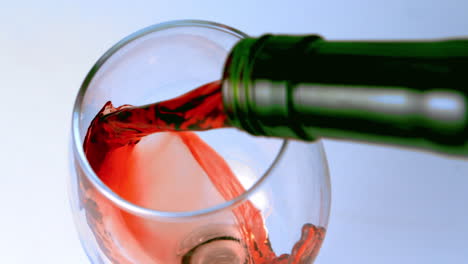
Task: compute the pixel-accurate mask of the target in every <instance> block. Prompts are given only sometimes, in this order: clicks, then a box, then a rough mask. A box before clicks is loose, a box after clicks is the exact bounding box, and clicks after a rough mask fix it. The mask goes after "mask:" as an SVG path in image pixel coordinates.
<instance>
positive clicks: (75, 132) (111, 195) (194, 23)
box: [72, 20, 323, 221]
mask: <svg viewBox="0 0 468 264" xmlns="http://www.w3.org/2000/svg"><path fill="white" fill-rule="evenodd" d="M174 27H202V28H210V29H215V30H219V31H223V32H226V33H228V34H231V35H234V36H237V37H239V39H242V38H246V37H248V35H247V34H245V33H243V32H242V31H240V30H237V29H235V28H232V27H229V26H226V25H223V24H220V23H215V22H211V21H204V20H173V21H168V22H163V23H159V24H154V25H151V26H148V27H146V28H143V29H141V30H138V31H136V32H134V33H132V34H130V35H129V36H127V37H125V38H123V39H122V40H120V41H119V42H117V43H116V44H115V45H113V46H112V47H111V48H110V49H109V50H107V51H106V52H105V53H104V54H103V55H102V56H101V57H100V58H99V59H98V60H97V62H96V63H95V64H94V65H93V67H92V68H91V70H90V71H89V72H88V74H87V75H86V77H85V79H84V81H83V83H82V85H81V87H80V90H79V91H78V94H77V96H76V99H75V103H74V106H73V115H72V148H73V153H74V155H75V156H76V157H77V159H78V161H79V166H80V167H81V169H82V170H83V172H84V174H85V177H86V178H87V179H88V180H89V181H90V182H91V184H92V185H93V186H94V188H96V189H97V190H98V192H99V193H101V194H102V195H103V196H104V197H106V198H107V199H109V200H110V201H111V202H112V203H113V204H115V205H117V206H118V207H119V208H121V209H123V210H125V211H127V212H129V213H131V214H134V215H137V216H140V217H144V218H153V219H163V220H165V221H178V220H180V221H183V220H187V219H191V218H197V217H203V216H206V215H211V214H214V213H217V212H220V211H223V210H226V209H229V208H233V207H235V206H237V205H239V204H240V203H241V202H243V201H245V200H247V199H248V198H249V197H251V196H252V195H253V194H255V192H256V191H257V190H258V189H259V188H260V186H261V185H262V183H263V182H264V181H265V180H266V179H267V178H268V176H269V175H270V174H271V172H272V171H273V170H274V169H275V167H276V166H277V164H278V163H279V161H280V160H281V158H282V157H283V154H284V152H285V150H286V148H287V145H288V140H287V139H283V142H282V144H281V147H280V149H279V151H278V153H277V154H276V157H275V158H274V159H273V161H272V163H271V164H270V166H269V167H268V169H267V170H266V171H265V172H264V173H263V174H262V175H261V177H259V178H258V179H256V180H255V183H254V184H253V185H252V186H250V187H249V188H248V189H246V190H245V191H244V192H243V193H242V194H241V195H239V196H237V197H235V198H233V199H231V200H228V201H225V202H223V203H219V204H216V205H214V206H210V207H206V208H202V209H198V210H192V211H180V212H172V211H160V210H154V209H149V208H146V207H142V206H139V205H137V204H134V203H132V202H130V201H127V200H126V199H124V198H122V197H121V196H120V195H118V194H117V193H116V192H114V191H113V190H112V189H110V188H109V187H108V186H107V185H106V184H105V183H104V182H103V181H102V180H101V179H100V178H99V177H98V176H97V175H96V173H95V172H94V170H93V169H92V168H91V165H90V164H89V162H88V159H87V158H86V155H85V153H84V150H83V147H82V146H83V141H82V140H81V135H80V131H79V125H80V113H81V109H82V103H83V98H84V94H85V93H86V91H87V88H88V86H89V84H90V83H91V81H92V79H93V77H94V76H95V75H96V73H97V72H98V71H99V69H100V68H101V66H103V65H104V63H105V62H106V61H107V60H108V59H109V58H110V57H111V56H112V55H113V54H114V53H116V52H117V51H119V50H120V49H121V48H123V47H124V46H126V45H127V44H129V43H130V42H132V41H134V40H136V39H138V38H141V37H143V36H146V35H148V34H151V33H153V32H156V31H161V30H165V29H169V28H174ZM316 143H318V142H316ZM321 152H322V153H323V151H321Z"/></svg>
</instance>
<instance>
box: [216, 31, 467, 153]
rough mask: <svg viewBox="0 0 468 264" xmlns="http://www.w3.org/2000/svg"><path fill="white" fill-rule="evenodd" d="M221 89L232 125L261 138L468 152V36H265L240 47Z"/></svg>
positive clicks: (235, 53) (230, 58) (226, 70)
mask: <svg viewBox="0 0 468 264" xmlns="http://www.w3.org/2000/svg"><path fill="white" fill-rule="evenodd" d="M222 89H223V103H224V107H225V111H226V112H227V114H228V116H229V119H230V121H231V124H232V125H233V126H235V127H238V128H240V129H243V130H246V131H247V132H249V133H251V134H254V135H263V136H273V137H284V138H295V139H300V140H315V139H317V138H321V137H327V138H338V139H346V140H359V141H367V142H375V143H381V144H392V145H401V146H407V147H416V148H423V149H427V150H431V151H438V152H442V153H445V154H455V155H468V142H467V141H468V134H467V130H468V129H467V127H468V114H467V108H468V106H467V101H468V40H447V41H431V42H430V41H424V42H423V41H418V42H343V41H326V40H323V39H322V38H321V37H319V36H272V35H265V36H263V37H260V38H251V39H245V40H242V41H241V42H239V43H238V44H237V45H236V46H235V47H234V49H233V50H232V52H231V54H230V56H229V58H228V60H227V62H226V67H225V73H224V77H223V88H222Z"/></svg>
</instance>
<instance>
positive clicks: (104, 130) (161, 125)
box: [84, 81, 325, 264]
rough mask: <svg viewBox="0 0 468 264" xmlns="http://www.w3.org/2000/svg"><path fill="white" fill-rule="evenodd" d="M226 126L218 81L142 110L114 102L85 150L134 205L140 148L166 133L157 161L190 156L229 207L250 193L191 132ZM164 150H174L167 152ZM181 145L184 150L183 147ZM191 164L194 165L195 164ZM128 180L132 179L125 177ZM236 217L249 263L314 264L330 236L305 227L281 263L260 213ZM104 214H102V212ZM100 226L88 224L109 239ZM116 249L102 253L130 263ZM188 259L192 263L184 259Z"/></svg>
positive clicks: (245, 208)
mask: <svg viewBox="0 0 468 264" xmlns="http://www.w3.org/2000/svg"><path fill="white" fill-rule="evenodd" d="M225 126H229V124H228V119H227V116H226V115H225V114H224V112H223V103H222V97H221V85H220V82H219V81H216V82H212V83H209V84H206V85H204V86H201V87H199V88H197V89H195V90H192V91H190V92H189V93H186V94H184V95H182V96H179V97H177V98H175V99H171V100H168V101H163V102H159V103H155V104H150V105H146V106H142V107H134V106H130V105H124V106H120V107H118V108H114V107H113V105H112V104H111V102H108V103H106V104H105V106H104V107H103V108H102V110H101V111H100V112H99V113H98V115H97V116H96V117H95V118H94V120H93V121H92V122H91V125H90V127H89V129H88V133H87V135H86V138H85V141H84V150H85V153H86V156H87V158H88V160H89V162H90V164H91V166H92V168H93V170H94V171H95V172H96V173H97V175H98V176H99V177H100V178H101V179H102V181H103V182H104V183H106V185H108V186H109V187H110V188H111V189H112V190H113V191H114V192H116V193H118V194H119V195H121V196H122V197H124V198H126V199H128V200H130V201H131V202H134V201H132V199H133V200H135V199H134V197H136V196H138V195H139V194H138V192H139V190H135V189H132V188H134V187H132V186H134V185H132V184H131V182H132V181H129V184H125V181H126V180H125V179H124V178H128V177H133V176H132V175H133V174H132V173H129V171H130V170H131V169H130V168H131V167H132V166H133V167H134V166H135V165H134V164H135V163H136V161H135V160H137V159H140V158H141V155H140V156H139V155H138V154H137V152H138V151H137V150H136V148H137V147H139V145H140V144H139V142H140V141H144V140H145V139H146V138H147V136H151V135H153V134H154V133H156V132H166V133H165V134H166V135H167V136H166V137H165V138H160V139H159V141H158V142H159V143H157V144H153V145H154V146H155V147H156V148H159V149H158V150H160V153H159V154H158V153H157V152H155V153H153V155H160V156H161V158H163V157H162V155H163V154H161V153H166V152H161V151H163V150H164V149H168V150H173V149H176V148H178V149H185V150H188V151H186V152H187V153H189V155H191V158H192V159H193V160H194V161H195V162H196V163H197V165H198V167H199V168H201V170H203V171H204V173H205V174H206V176H207V177H208V178H209V181H210V182H211V183H212V185H213V186H214V187H215V189H216V190H217V192H218V193H219V194H220V195H221V196H222V199H224V200H225V201H228V200H231V199H233V198H235V197H237V196H239V195H241V194H242V193H244V192H245V189H244V187H243V186H242V184H241V183H240V181H239V180H238V179H237V177H236V176H235V175H234V173H233V172H232V171H231V169H230V168H229V166H228V164H227V163H226V161H225V160H224V159H223V158H222V157H221V156H220V155H219V154H217V153H216V152H215V151H214V150H213V149H212V148H211V147H210V146H209V145H208V144H206V143H205V142H204V141H203V140H201V139H200V138H199V137H198V136H197V135H196V134H195V133H193V132H190V130H207V129H213V128H220V127H225ZM177 131H178V132H177ZM180 131H186V132H180ZM167 132H169V133H167ZM159 134H162V133H159ZM167 142H169V143H167ZM170 142H173V144H172V143H170ZM177 142H179V143H177ZM176 143H177V144H179V146H177V144H176ZM158 144H159V145H158ZM161 144H166V145H167V144H169V145H170V144H172V145H170V146H171V147H164V145H161ZM181 144H182V145H183V146H182V147H180V145H181ZM181 151H183V150H180V151H179V152H178V153H183V152H181ZM167 153H172V152H167ZM178 158H179V157H178ZM186 160H187V162H190V161H189V158H187V159H186ZM180 162H182V163H183V162H184V160H181V161H180ZM184 165H185V164H184ZM116 168H119V169H118V170H117V169H116ZM174 173H175V172H174ZM123 174H125V175H126V176H122V175H123ZM129 175H130V176H129ZM135 177H136V176H135ZM127 181H128V180H127ZM94 207H97V208H96V210H98V211H99V209H101V211H103V210H104V209H103V208H99V207H100V204H96V205H94ZM232 213H233V215H234V217H235V219H236V225H237V228H238V229H239V233H240V239H239V240H240V241H242V243H243V244H244V245H245V247H246V249H247V251H248V253H249V259H248V263H255V264H271V263H273V264H286V263H297V264H299V263H310V262H312V261H313V260H314V259H315V257H316V255H317V253H318V250H319V249H320V246H321V243H322V240H323V238H324V234H325V230H324V229H323V228H320V227H315V226H313V225H311V224H305V225H304V227H303V229H302V236H301V239H300V240H299V242H297V243H296V245H295V246H294V248H293V249H292V253H291V255H289V254H283V255H281V256H279V257H278V256H276V254H275V253H274V252H273V250H272V248H271V246H270V241H269V238H268V233H267V230H266V226H265V223H264V219H263V217H262V215H261V212H260V210H259V209H257V208H256V207H255V206H254V205H253V204H252V203H251V202H250V201H247V202H244V203H242V204H241V205H239V206H237V207H235V208H234V209H233V210H232ZM98 214H102V212H99V213H98ZM122 217H123V218H124V219H125V221H126V223H127V224H129V225H132V224H133V225H138V223H134V220H132V219H131V217H129V216H126V215H124V216H122ZM100 221H102V218H99V219H97V220H96V217H94V218H93V217H88V222H90V224H91V225H92V226H94V227H95V228H94V229H95V230H94V232H95V235H96V236H99V237H101V238H103V237H104V238H107V235H106V230H105V228H104V227H103V226H102V222H100ZM132 221H133V223H132ZM140 229H141V228H140ZM122 232H123V231H122ZM96 233H97V234H96ZM133 235H136V236H138V237H137V240H145V239H146V240H148V241H149V240H151V239H153V240H154V237H153V238H152V237H149V234H147V233H145V232H136V233H135V232H134V234H133ZM145 237H147V238H145ZM103 240H104V241H108V240H110V239H108V238H107V239H103ZM111 244H112V242H111V241H108V244H105V245H100V247H101V249H102V250H103V251H104V252H105V253H106V255H107V256H108V257H109V258H111V259H114V260H116V261H117V262H118V263H126V262H125V261H124V259H125V258H124V256H119V253H118V251H119V249H118V247H116V246H113V245H111ZM115 251H117V252H115ZM153 258H156V256H152V255H151V253H148V254H146V255H145V256H141V257H140V258H139V259H140V260H141V261H149V262H151V260H152V259H153ZM184 259H185V260H187V259H188V258H187V257H184ZM153 260H154V259H153ZM184 263H185V262H184Z"/></svg>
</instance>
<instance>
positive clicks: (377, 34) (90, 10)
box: [0, 0, 468, 264]
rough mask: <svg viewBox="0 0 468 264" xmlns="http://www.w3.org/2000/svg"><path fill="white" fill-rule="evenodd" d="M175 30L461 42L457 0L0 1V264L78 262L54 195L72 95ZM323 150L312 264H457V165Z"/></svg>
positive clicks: (460, 239) (463, 253)
mask: <svg viewBox="0 0 468 264" xmlns="http://www.w3.org/2000/svg"><path fill="white" fill-rule="evenodd" d="M187 18H194V19H204V20H212V21H217V22H220V23H224V24H227V25H230V26H233V27H236V28H239V29H240V30H242V31H244V32H246V33H248V34H251V35H259V34H262V33H266V32H276V33H320V34H322V35H323V36H325V37H327V38H330V39H358V38H359V39H386V38H393V39H399V38H441V37H452V36H466V37H468V1H466V0H396V1H388V0H341V1H340V0H321V1H319V0H304V1H299V0H295V1H294V0H290V1H284V0H283V1H273V0H257V1H255V0H237V1H227V0H226V1H219V0H217V1H214V0H213V1H202V0H199V1H181V0H171V1H169V0H166V1H162V0H152V1H117V0H113V1H108V0H101V1H89V0H82V1H71V0H69V1H65V0H64V1H49V0H44V1H3V2H2V5H1V7H0V89H1V96H0V98H1V102H0V113H2V118H1V129H0V138H1V139H2V144H1V147H0V163H1V168H2V176H1V184H0V208H1V213H0V263H21V264H22V263H47V264H54V263H59V264H62V263H67V264H74V263H76V264H82V263H86V261H87V260H86V258H85V255H84V253H83V251H82V250H81V248H80V245H79V243H78V240H77V236H76V233H75V230H74V227H73V224H72V220H71V216H70V212H69V210H68V201H67V193H66V188H65V184H66V177H67V173H68V172H67V170H68V165H67V143H68V132H69V124H70V115H71V108H72V104H73V100H74V96H75V94H76V92H77V89H78V87H79V86H80V83H81V81H82V80H83V78H84V76H85V74H86V73H87V71H88V70H89V68H90V67H91V66H92V65H93V64H94V62H95V61H96V60H97V59H98V57H99V56H100V55H101V54H102V53H103V52H105V51H106V50H107V49H108V48H109V47H110V46H111V45H113V44H114V43H115V42H116V41H118V40H120V39H121V38H122V37H124V36H126V35H128V34H130V33H132V32H134V31H136V30H138V29H140V28H143V27H146V26H148V25H151V24H155V23H159V22H163V21H167V20H173V19H187ZM467 76H468V70H467ZM325 146H326V152H327V153H328V155H329V162H330V169H331V173H332V184H333V202H332V214H331V219H330V225H329V232H328V235H327V238H326V241H325V243H324V246H323V250H322V251H321V253H320V255H319V257H318V259H317V261H316V262H317V263H319V264H341V263H361V264H364V263H366V264H367V263H369V264H375V263H382V264H387V263H388V264H394V263H413V264H414V263H425V264H428V263H434V264H436V263H468V209H467V204H468V162H465V161H461V160H451V159H448V158H444V157H439V156H433V155H429V154H425V153H414V152H410V151H406V150H398V149H393V148H385V147H377V146H366V145H362V144H354V143H342V142H337V141H326V142H325Z"/></svg>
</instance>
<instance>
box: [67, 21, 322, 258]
mask: <svg viewBox="0 0 468 264" xmlns="http://www.w3.org/2000/svg"><path fill="white" fill-rule="evenodd" d="M245 37H247V35H246V34H244V33H242V32H240V31H238V30H236V29H233V28H230V27H228V26H225V25H221V24H217V23H212V22H206V21H194V20H181V21H172V22H167V23H162V24H158V25H153V26H150V27H148V28H145V29H142V30H140V31H138V32H136V33H134V34H132V35H130V36H128V37H126V38H124V39H123V40H121V41H120V42H118V43H117V44H116V45H115V46H113V47H112V48H111V49H110V50H109V51H107V52H106V53H105V54H104V55H103V56H102V57H101V58H100V59H99V60H98V61H97V63H96V64H95V65H94V67H93V68H92V69H91V71H90V72H89V74H88V75H87V76H86V78H85V80H84V82H83V85H82V87H81V89H80V91H79V93H78V96H77V98H76V102H75V106H74V110H73V118H72V119H73V120H72V140H71V141H72V142H71V155H72V162H71V171H72V174H71V178H70V184H69V194H70V200H71V207H72V211H73V215H74V220H75V224H76V226H77V229H78V233H79V237H80V240H81V243H82V246H83V248H84V250H85V252H86V253H87V255H88V257H89V259H90V261H91V262H92V263H114V264H115V263H165V264H166V263H239V264H243V263H312V262H313V261H314V259H315V256H316V254H317V252H318V250H319V248H320V246H321V243H322V241H323V239H324V235H325V230H326V227H327V223H328V217H329V210H330V181H329V173H328V167H327V161H326V157H325V154H324V151H323V147H322V144H321V142H320V141H317V142H314V143H310V142H307V143H306V142H299V141H287V140H281V139H272V138H265V137H255V136H251V135H249V134H247V133H245V132H242V131H239V130H237V129H234V128H223V129H216V130H212V131H205V132H196V134H197V135H198V136H199V137H200V139H201V140H203V141H204V142H206V143H207V144H208V145H209V146H210V147H211V148H212V149H213V150H214V151H216V153H218V154H219V156H220V157H221V158H222V159H223V160H224V161H225V162H226V164H227V165H228V167H229V169H230V170H231V171H232V172H233V173H234V177H233V178H232V179H230V180H229V181H231V183H232V182H237V183H240V184H241V187H242V190H243V191H242V192H240V193H238V194H236V195H235V197H233V198H232V199H224V198H223V196H222V195H220V193H219V188H218V187H219V186H220V185H224V184H228V183H227V182H226V181H224V182H223V181H221V182H220V183H217V184H218V185H217V186H214V185H215V184H214V183H212V182H210V180H209V179H203V178H196V179H195V178H191V177H192V176H191V175H192V174H193V173H192V172H193V170H196V168H195V167H193V168H194V169H191V167H190V166H192V165H193V164H192V165H188V163H190V159H189V158H187V157H188V156H187V155H186V153H185V154H184V153H182V154H180V153H179V152H178V153H179V154H174V155H169V154H167V155H166V154H164V155H162V154H161V153H160V152H158V151H159V149H158V148H154V149H152V150H150V151H149V152H148V153H147V154H146V156H145V155H143V156H141V157H140V158H141V159H140V158H138V159H137V160H136V161H127V160H124V161H122V164H124V163H127V162H128V163H131V162H133V163H132V164H133V165H132V166H136V165H135V164H139V165H138V166H140V167H143V170H141V171H142V172H141V173H140V174H141V175H140V176H141V177H139V180H138V181H139V183H138V184H137V183H135V182H133V181H132V179H129V180H127V181H125V180H122V183H121V184H122V186H124V187H128V186H127V185H126V184H134V185H135V184H136V185H135V186H137V188H136V189H135V190H136V193H137V194H138V195H139V196H138V197H140V198H141V197H143V198H141V199H136V200H129V199H126V198H125V197H124V196H123V195H121V193H119V191H118V189H115V188H111V187H110V186H108V185H106V183H105V182H104V181H103V180H102V179H101V178H100V177H99V176H98V175H97V174H96V173H95V172H94V171H93V169H92V168H91V166H90V164H89V163H88V161H87V159H86V156H85V154H84V151H83V140H84V137H85V135H86V131H87V128H88V126H89V125H90V122H91V120H92V119H93V118H94V117H95V115H96V114H97V113H98V112H99V110H100V109H101V108H102V106H103V105H104V104H105V103H106V102H107V101H112V103H113V104H114V106H119V105H123V104H132V105H144V104H149V103H153V102H157V101H161V100H165V99H169V98H172V97H175V96H178V95H181V94H183V93H185V92H187V91H189V90H191V89H193V88H195V87H198V86H200V85H202V84H205V83H208V82H211V81H213V80H217V79H220V78H221V76H222V70H223V66H224V61H225V59H226V57H227V55H228V52H229V51H230V49H231V48H232V47H233V45H234V44H235V43H236V42H237V41H239V40H240V39H241V38H245ZM138 144H140V143H138ZM169 163H172V164H176V166H173V167H167V166H171V165H167V166H166V167H164V168H165V169H166V170H168V169H167V168H172V169H171V170H169V171H170V172H171V171H172V170H173V171H174V173H173V174H174V175H166V176H165V177H166V178H165V181H164V184H151V182H152V181H153V182H154V179H157V177H161V176H160V175H159V174H158V170H159V169H161V167H158V166H164V164H169ZM157 164H159V165H157ZM161 164H162V165H161ZM122 166H123V165H122ZM193 166H195V165H193ZM115 169H116V170H120V168H119V166H117V167H116V168H115ZM183 169H185V171H183V172H180V170H183ZM176 171H177V172H176ZM119 173H122V172H120V171H119ZM124 174H125V173H123V174H122V175H124ZM200 175H202V176H203V173H202V174H199V175H198V176H196V177H201V176H200ZM122 177H125V175H124V176H122ZM193 177H195V176H193ZM205 178H206V177H205ZM221 187H222V186H221ZM148 197H149V198H148Z"/></svg>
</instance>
